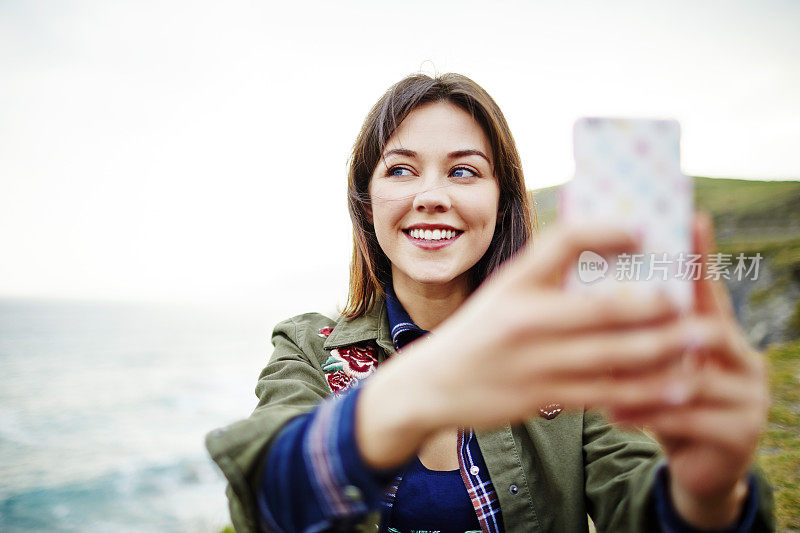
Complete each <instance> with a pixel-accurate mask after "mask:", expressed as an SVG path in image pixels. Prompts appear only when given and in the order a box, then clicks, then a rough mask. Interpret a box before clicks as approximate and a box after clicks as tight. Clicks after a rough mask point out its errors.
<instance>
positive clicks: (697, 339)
mask: <svg viewBox="0 0 800 533" xmlns="http://www.w3.org/2000/svg"><path fill="white" fill-rule="evenodd" d="M683 342H684V345H685V346H686V349H687V350H688V351H692V350H697V349H699V348H702V347H703V346H705V345H706V343H707V342H708V335H707V334H706V330H705V328H703V327H702V326H700V324H698V323H696V322H690V323H689V324H687V325H686V328H685V329H684V331H683Z"/></svg>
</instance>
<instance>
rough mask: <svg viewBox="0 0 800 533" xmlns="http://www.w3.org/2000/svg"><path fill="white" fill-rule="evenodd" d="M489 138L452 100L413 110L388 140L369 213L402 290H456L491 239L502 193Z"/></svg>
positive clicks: (374, 175)
mask: <svg viewBox="0 0 800 533" xmlns="http://www.w3.org/2000/svg"><path fill="white" fill-rule="evenodd" d="M492 158H493V154H492V151H491V147H490V144H489V140H488V139H487V138H486V135H485V134H484V132H483V129H482V128H481V127H480V125H479V124H478V122H477V121H475V119H473V118H472V117H471V116H470V115H469V114H468V113H467V112H466V111H464V110H463V109H461V108H460V107H458V106H456V105H454V104H451V103H449V102H444V101H440V102H430V103H426V104H423V105H421V106H419V107H417V108H416V109H414V111H412V112H411V113H410V114H409V115H408V116H407V117H406V118H405V120H403V122H402V123H401V124H400V127H398V128H397V130H396V131H395V132H394V134H393V135H392V137H391V138H390V139H389V141H388V143H387V145H386V148H385V149H384V152H383V158H382V159H381V160H380V161H379V162H378V165H377V167H376V168H375V170H374V171H373V173H372V178H371V179H370V184H369V193H370V197H371V199H372V210H371V213H369V212H368V216H370V218H371V221H372V223H373V225H374V226H375V232H376V235H377V238H378V243H379V244H380V246H381V249H382V250H383V252H384V253H385V254H386V256H387V257H388V258H389V260H390V261H391V264H392V276H393V280H394V284H395V288H397V287H398V284H402V285H405V286H408V284H414V283H419V284H453V285H454V288H457V287H459V288H461V289H462V290H464V287H466V283H467V275H466V274H467V272H468V271H469V269H470V268H471V267H472V266H473V265H475V263H477V262H478V260H479V259H480V258H481V257H482V256H483V254H484V253H485V252H486V250H487V249H488V248H489V244H490V243H491V240H492V235H493V233H494V228H495V223H496V221H497V210H498V203H499V199H500V188H499V186H498V183H497V179H496V178H495V176H494V174H493V172H492V168H493V165H492V161H493V160H492Z"/></svg>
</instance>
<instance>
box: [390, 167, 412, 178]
mask: <svg viewBox="0 0 800 533" xmlns="http://www.w3.org/2000/svg"><path fill="white" fill-rule="evenodd" d="M403 172H407V173H408V174H404V173H403ZM409 175H411V171H410V170H409V169H407V168H403V167H392V168H390V169H389V176H409Z"/></svg>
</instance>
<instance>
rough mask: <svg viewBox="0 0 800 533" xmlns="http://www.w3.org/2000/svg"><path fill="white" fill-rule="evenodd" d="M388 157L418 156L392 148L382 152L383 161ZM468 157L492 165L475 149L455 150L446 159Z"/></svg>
mask: <svg viewBox="0 0 800 533" xmlns="http://www.w3.org/2000/svg"><path fill="white" fill-rule="evenodd" d="M390 155H404V156H406V157H417V155H418V154H417V152H415V151H414V150H409V149H407V148H394V149H392V150H388V151H386V152H384V154H383V158H384V159H385V158H387V157H389V156H390ZM470 155H477V156H480V157H482V158H484V159H485V160H486V162H487V163H489V165H491V164H492V162H491V161H489V158H488V157H487V156H486V154H484V153H483V152H481V151H480V150H476V149H475V148H464V149H461V150H456V151H454V152H450V153H449V154H447V157H448V158H450V159H456V158H459V157H466V156H470Z"/></svg>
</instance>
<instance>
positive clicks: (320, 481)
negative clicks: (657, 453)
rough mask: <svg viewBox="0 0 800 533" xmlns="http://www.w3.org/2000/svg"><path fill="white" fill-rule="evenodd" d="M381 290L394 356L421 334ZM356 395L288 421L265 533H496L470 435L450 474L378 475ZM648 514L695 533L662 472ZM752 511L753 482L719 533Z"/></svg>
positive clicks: (263, 487)
mask: <svg viewBox="0 0 800 533" xmlns="http://www.w3.org/2000/svg"><path fill="white" fill-rule="evenodd" d="M384 290H385V292H386V306H387V312H388V316H389V327H390V330H391V332H392V341H393V343H394V346H395V349H397V350H398V351H399V350H400V349H402V347H403V346H405V345H406V344H408V343H409V342H411V341H413V340H415V339H417V338H418V337H420V336H422V335H424V334H426V333H428V332H426V331H425V330H423V329H421V328H420V327H419V326H417V325H416V324H414V322H413V321H412V320H411V318H410V317H409V315H408V313H407V312H406V311H405V309H404V308H403V306H402V304H401V303H400V301H399V300H398V299H397V297H396V296H395V295H394V292H393V291H392V287H391V285H389V286H386V287H384ZM367 379H369V378H367ZM361 383H363V380H362V382H361ZM360 391H361V384H359V385H358V386H356V387H355V388H353V389H352V390H348V391H347V392H346V394H344V395H343V396H341V397H339V398H336V397H330V398H327V399H326V400H324V401H323V402H321V403H320V404H319V405H318V406H316V407H315V408H314V409H312V410H311V411H310V412H308V413H306V414H303V415H299V416H297V417H295V418H294V419H292V420H291V421H290V422H289V423H288V424H286V427H284V428H283V429H282V430H281V432H280V433H279V435H278V436H277V437H276V439H275V442H274V443H273V444H272V446H270V448H269V451H268V452H267V457H266V460H265V461H264V470H263V472H262V477H261V480H260V484H259V487H258V491H257V494H256V499H257V503H258V508H259V511H260V513H261V514H262V517H263V518H264V521H265V522H266V523H267V524H268V525H269V526H270V527H271V528H272V529H274V530H275V531H287V532H288V531H303V532H317V531H322V530H325V529H328V528H330V527H332V526H336V527H338V528H340V529H341V530H348V525H353V524H356V523H358V522H360V521H361V520H362V519H363V517H364V515H365V514H366V513H367V512H369V511H371V510H375V509H381V511H382V519H381V528H380V531H381V532H389V533H391V532H392V531H393V529H390V528H395V529H394V531H401V532H402V533H406V531H407V530H408V531H410V530H412V529H413V530H423V531H424V530H425V529H438V530H441V531H448V532H449V531H458V532H459V533H462V532H463V531H469V529H461V528H462V527H464V528H472V527H475V524H478V527H476V528H475V529H476V530H477V529H480V530H482V531H486V532H493V533H500V532H502V531H504V529H503V520H502V515H501V512H500V505H499V500H498V498H497V495H496V493H495V491H494V487H493V485H492V481H491V479H490V478H489V473H488V469H487V468H486V464H485V462H484V459H483V456H482V455H481V451H480V448H479V446H478V441H477V438H475V435H474V432H473V431H472V429H471V428H459V431H458V452H459V470H457V471H456V470H454V471H451V472H447V471H445V472H433V474H430V472H431V471H427V472H425V470H426V469H424V466H423V465H422V464H421V463H420V462H419V459H418V458H417V457H416V456H415V457H414V458H413V459H412V460H410V461H409V463H407V464H405V465H401V466H398V467H397V468H394V469H389V470H377V469H374V468H371V467H370V466H368V465H367V464H366V463H364V461H363V458H362V457H361V454H359V453H358V447H357V445H356V439H355V407H356V401H357V400H358V396H359V393H360ZM456 473H458V474H459V477H460V478H461V487H460V488H459V487H458V485H457V483H454V481H456V480H455V474H456ZM432 477H438V478H439V481H440V483H439V488H431V487H432V484H431V483H430V478H432ZM404 479H405V482H404V481H403V480H404ZM456 489H458V490H456ZM461 489H464V492H463V493H462V492H461ZM423 492H427V493H428V494H429V495H431V496H428V497H429V498H432V499H431V500H428V501H427V502H424V504H423V505H424V507H425V508H431V506H432V505H435V506H438V508H439V509H442V508H446V509H449V511H446V513H447V514H444V516H448V524H450V526H455V527H456V528H457V529H450V528H449V527H448V528H447V529H443V527H446V526H443V525H441V524H438V525H436V527H433V525H434V524H435V523H434V522H428V521H427V518H428V517H427V515H426V514H425V512H424V511H421V510H420V503H421V502H422V501H423V500H424V496H423V494H422V493H423ZM464 494H466V495H467V497H468V499H469V501H470V504H471V508H472V510H473V516H472V517H469V518H468V517H467V516H466V515H468V514H469V513H465V512H464V511H465V510H466V509H467V508H466V506H465V505H464V498H463V495H464ZM653 504H654V505H655V510H656V513H657V516H658V518H659V522H660V523H661V527H662V530H663V531H664V532H666V533H672V532H689V533H695V532H697V531H698V530H696V529H695V528H692V527H691V526H689V525H688V524H687V523H686V522H684V521H683V520H682V519H681V518H680V516H679V515H678V514H677V512H676V511H675V509H674V506H673V504H672V501H671V500H670V497H669V489H668V470H667V467H666V464H665V465H664V466H662V467H661V468H660V469H659V471H658V474H657V477H656V486H655V489H654V502H653ZM757 510H758V494H757V486H756V483H755V478H754V476H753V475H751V476H750V480H749V492H748V498H747V502H746V503H745V508H744V512H743V513H742V516H741V518H740V521H739V523H738V524H737V525H736V526H734V527H732V528H730V529H726V530H721V531H724V532H725V533H728V532H731V533H733V532H737V533H739V532H746V531H750V530H751V528H752V525H753V523H754V521H755V516H756V512H757ZM440 512H441V511H440ZM456 513H457V514H456ZM440 516H441V515H440ZM456 516H458V517H459V518H456ZM473 518H474V519H475V521H474V522H473V520H472V519H473ZM462 520H463V522H462ZM428 526H430V527H428ZM406 528H407V529H406Z"/></svg>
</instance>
